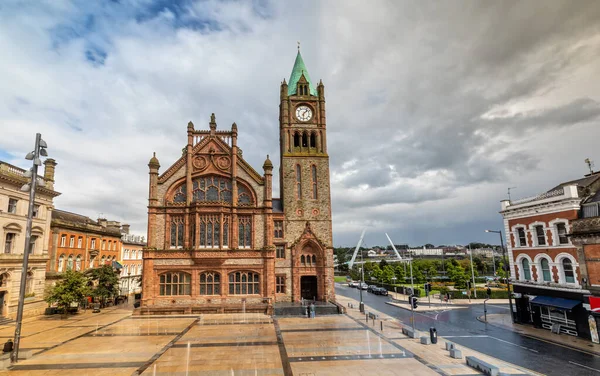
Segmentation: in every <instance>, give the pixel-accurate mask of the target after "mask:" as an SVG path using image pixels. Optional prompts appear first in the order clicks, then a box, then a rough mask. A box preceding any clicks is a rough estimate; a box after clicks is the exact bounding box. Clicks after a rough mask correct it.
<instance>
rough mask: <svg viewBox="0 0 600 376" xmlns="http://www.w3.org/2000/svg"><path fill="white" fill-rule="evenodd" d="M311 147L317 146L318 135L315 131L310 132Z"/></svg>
mask: <svg viewBox="0 0 600 376" xmlns="http://www.w3.org/2000/svg"><path fill="white" fill-rule="evenodd" d="M310 147H311V148H316V147H317V135H316V134H315V133H314V132H313V133H311V134H310Z"/></svg>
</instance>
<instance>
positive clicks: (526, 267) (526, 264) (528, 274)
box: [521, 258, 531, 281]
mask: <svg viewBox="0 0 600 376" xmlns="http://www.w3.org/2000/svg"><path fill="white" fill-rule="evenodd" d="M521 265H522V266H523V279H524V280H526V281H529V280H531V270H530V269H529V260H527V259H526V258H524V259H523V260H522V261H521Z"/></svg>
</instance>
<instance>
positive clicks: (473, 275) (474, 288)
mask: <svg viewBox="0 0 600 376" xmlns="http://www.w3.org/2000/svg"><path fill="white" fill-rule="evenodd" d="M469 254H470V255H471V276H472V277H473V291H474V292H475V299H477V286H475V268H473V250H472V249H471V244H469Z"/></svg>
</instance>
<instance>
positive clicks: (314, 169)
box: [310, 165, 317, 200]
mask: <svg viewBox="0 0 600 376" xmlns="http://www.w3.org/2000/svg"><path fill="white" fill-rule="evenodd" d="M310 173H311V177H312V198H313V200H316V199H317V166H315V165H312V166H311V167H310Z"/></svg>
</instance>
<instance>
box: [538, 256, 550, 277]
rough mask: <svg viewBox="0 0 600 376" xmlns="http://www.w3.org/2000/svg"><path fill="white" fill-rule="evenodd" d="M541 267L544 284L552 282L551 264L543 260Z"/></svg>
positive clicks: (545, 259)
mask: <svg viewBox="0 0 600 376" xmlns="http://www.w3.org/2000/svg"><path fill="white" fill-rule="evenodd" d="M540 267H541V269H542V279H543V281H544V282H550V281H551V280H552V274H551V273H550V264H549V263H548V259H547V258H543V259H542V260H541V261H540Z"/></svg>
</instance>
